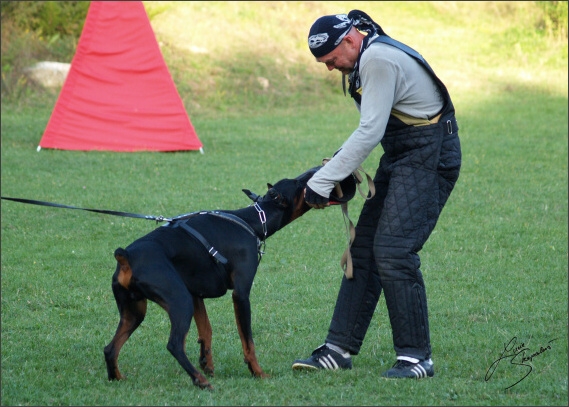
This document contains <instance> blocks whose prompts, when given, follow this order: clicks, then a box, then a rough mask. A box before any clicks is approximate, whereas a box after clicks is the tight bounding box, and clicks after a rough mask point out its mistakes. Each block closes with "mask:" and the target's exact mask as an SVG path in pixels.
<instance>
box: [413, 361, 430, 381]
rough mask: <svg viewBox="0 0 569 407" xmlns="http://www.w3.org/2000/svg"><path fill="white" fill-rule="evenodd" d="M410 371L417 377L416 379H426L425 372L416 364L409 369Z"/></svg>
mask: <svg viewBox="0 0 569 407" xmlns="http://www.w3.org/2000/svg"><path fill="white" fill-rule="evenodd" d="M411 371H412V372H413V373H414V374H415V376H417V379H421V378H423V377H427V371H426V370H425V368H424V367H423V366H421V365H420V364H417V365H415V366H413V367H412V368H411Z"/></svg>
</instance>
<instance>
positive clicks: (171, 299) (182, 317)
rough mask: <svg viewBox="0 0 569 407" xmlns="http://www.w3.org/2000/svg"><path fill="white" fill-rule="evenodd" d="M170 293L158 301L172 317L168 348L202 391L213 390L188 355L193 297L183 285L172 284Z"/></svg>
mask: <svg viewBox="0 0 569 407" xmlns="http://www.w3.org/2000/svg"><path fill="white" fill-rule="evenodd" d="M182 290H183V292H182ZM168 292H169V294H168V298H161V299H160V300H157V301H156V302H157V303H158V304H159V305H160V306H161V307H162V308H164V309H165V310H166V311H167V312H168V316H169V317H170V323H171V327H170V338H169V339H168V345H167V346H166V347H167V349H168V351H169V352H170V353H171V354H172V356H174V358H176V360H177V361H178V363H179V364H180V365H181V366H182V367H183V368H184V370H185V371H186V372H187V373H188V374H189V375H190V377H191V378H192V381H193V383H194V384H195V385H196V386H198V387H200V388H201V389H206V388H207V389H212V388H213V387H212V386H211V384H210V383H209V382H208V381H207V379H206V378H205V376H203V375H202V374H201V373H200V372H199V371H198V370H197V369H196V368H195V367H194V365H192V363H191V362H190V360H189V359H188V356H187V355H186V337H187V335H188V331H189V330H190V323H191V321H192V315H193V312H194V305H193V299H192V296H191V294H190V293H189V291H187V289H186V287H185V286H183V285H182V286H180V285H177V284H170V287H169V289H168Z"/></svg>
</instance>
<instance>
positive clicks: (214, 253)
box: [1, 196, 267, 265]
mask: <svg viewBox="0 0 569 407" xmlns="http://www.w3.org/2000/svg"><path fill="white" fill-rule="evenodd" d="M1 198H2V199H5V200H8V201H14V202H20V203H26V204H32V205H40V206H50V207H54V208H64V209H77V210H82V211H89V212H97V213H103V214H105V215H114V216H122V217H127V218H138V219H147V220H154V221H156V223H158V222H176V221H179V220H184V219H187V218H191V217H192V216H195V215H201V214H211V215H216V216H219V217H222V218H224V219H226V220H228V221H231V222H233V223H236V224H238V225H239V226H241V227H243V228H245V229H246V230H247V231H248V232H249V233H251V234H252V235H253V236H255V237H257V235H256V234H255V232H254V231H253V229H252V228H251V227H250V226H249V225H248V224H246V223H245V222H244V221H243V220H242V219H241V218H239V217H237V216H234V215H231V214H229V213H223V212H219V211H207V212H206V211H201V212H191V213H186V214H183V215H179V216H175V217H173V218H165V217H164V216H162V215H160V216H154V215H141V214H139V213H131V212H121V211H111V210H107V209H91V208H80V207H78V206H71V205H63V204H58V203H53V202H46V201H36V200H33V199H24V198H10V197H7V196H3V197H1ZM255 209H256V210H257V212H258V214H259V219H260V221H261V224H262V228H263V233H264V237H263V240H260V239H259V238H258V237H257V247H258V251H259V263H260V262H261V258H262V257H263V254H265V252H264V250H263V249H264V247H265V239H266V237H267V217H266V215H265V211H263V209H262V208H261V207H260V206H259V204H258V203H257V202H255ZM178 224H179V225H180V226H181V227H182V228H183V229H184V230H185V231H186V232H188V233H189V234H190V235H192V236H194V237H195V238H197V239H198V240H199V241H200V242H201V243H202V244H203V245H204V246H205V248H206V249H207V251H208V253H209V254H210V255H211V256H212V257H213V258H215V259H216V260H217V261H218V262H220V263H221V264H223V265H225V264H227V259H226V258H225V257H224V256H223V255H222V254H221V253H219V252H218V251H217V250H216V249H215V248H214V247H213V246H211V245H210V244H209V242H208V241H207V240H206V239H205V238H204V237H203V236H202V235H201V234H200V233H199V232H198V231H196V230H195V229H194V228H191V227H189V226H187V225H186V224H185V223H182V222H176V226H177V225H178Z"/></svg>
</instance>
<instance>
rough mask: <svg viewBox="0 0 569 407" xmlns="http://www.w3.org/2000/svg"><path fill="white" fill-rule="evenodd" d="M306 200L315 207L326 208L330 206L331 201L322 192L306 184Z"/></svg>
mask: <svg viewBox="0 0 569 407" xmlns="http://www.w3.org/2000/svg"><path fill="white" fill-rule="evenodd" d="M304 200H305V201H306V203H307V204H308V206H310V207H311V208H314V209H324V208H325V207H327V206H330V201H329V200H328V198H325V197H323V196H322V195H320V194H317V193H316V192H314V191H313V190H312V189H310V187H309V186H306V188H305V189H304Z"/></svg>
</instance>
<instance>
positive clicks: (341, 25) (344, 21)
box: [334, 14, 351, 28]
mask: <svg viewBox="0 0 569 407" xmlns="http://www.w3.org/2000/svg"><path fill="white" fill-rule="evenodd" d="M336 18H337V19H338V20H340V21H341V23H339V24H336V25H335V26H334V28H346V27H347V26H349V25H350V23H351V21H350V19H349V18H348V16H347V15H346V14H336Z"/></svg>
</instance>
